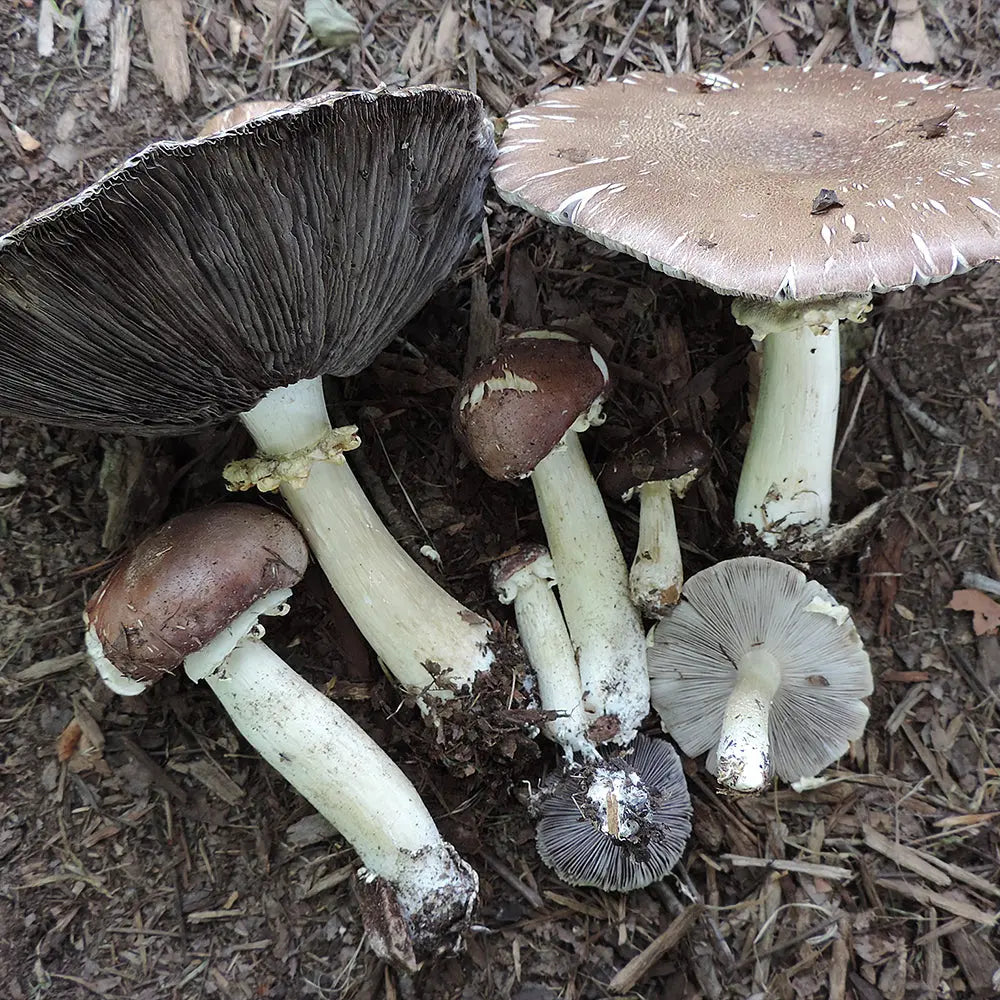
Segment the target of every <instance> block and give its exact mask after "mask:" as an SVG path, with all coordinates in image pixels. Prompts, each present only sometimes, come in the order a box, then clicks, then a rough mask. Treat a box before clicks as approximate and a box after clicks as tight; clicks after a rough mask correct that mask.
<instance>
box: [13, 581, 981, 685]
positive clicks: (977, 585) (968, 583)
mask: <svg viewBox="0 0 1000 1000" xmlns="http://www.w3.org/2000/svg"><path fill="white" fill-rule="evenodd" d="M962 586H963V587H971V588H972V589H973V590H981V591H982V592H983V593H984V594H992V595H993V596H994V597H1000V580H994V579H993V577H991V576H985V575H984V574H982V573H963V574H962ZM28 669H29V670H30V669H31V668H30V667H29V668H28ZM22 673H25V671H22ZM14 676H15V677H16V678H17V679H18V680H20V679H21V676H20V674H15V675H14Z"/></svg>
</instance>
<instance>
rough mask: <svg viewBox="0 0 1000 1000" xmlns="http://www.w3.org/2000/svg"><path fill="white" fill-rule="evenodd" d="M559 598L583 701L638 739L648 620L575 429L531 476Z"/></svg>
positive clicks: (645, 702) (621, 735)
mask: <svg viewBox="0 0 1000 1000" xmlns="http://www.w3.org/2000/svg"><path fill="white" fill-rule="evenodd" d="M531 481H532V483H533V484H534V487H535V494H536V496H537V497H538V509H539V512H540V513H541V516H542V524H543V525H544V527H545V535H546V538H547V539H548V545H549V551H550V552H551V553H552V561H553V563H554V564H555V568H556V579H557V580H558V581H559V584H558V586H559V600H560V602H561V604H562V608H563V615H564V617H565V619H566V625H567V626H568V627H569V634H570V637H571V638H572V640H573V645H574V646H575V647H576V651H577V662H578V664H579V668H580V680H581V681H582V683H583V690H584V705H585V707H586V708H587V710H588V711H589V712H592V713H594V714H595V715H597V716H603V715H611V716H615V717H617V719H618V723H619V732H618V734H617V736H615V737H614V739H615V742H618V743H621V744H623V745H624V744H627V743H629V742H631V740H632V738H633V737H634V736H635V734H636V731H637V730H638V728H639V723H641V722H642V720H643V719H644V718H645V717H646V714H647V713H648V712H649V676H648V674H647V672H646V637H645V635H644V634H643V630H642V620H641V619H640V617H639V612H638V611H637V610H636V608H635V605H633V604H632V599H631V596H630V594H629V586H628V569H627V567H626V565H625V558H624V556H623V555H622V551H621V548H620V547H619V545H618V539H617V538H616V537H615V533H614V529H613V528H612V527H611V522H610V521H609V520H608V513H607V510H606V508H605V506H604V500H603V499H602V497H601V494H600V491H599V490H598V488H597V484H596V483H595V482H594V477H593V475H592V474H591V471H590V467H589V466H588V465H587V459H586V457H585V456H584V454H583V449H582V448H581V447H580V441H579V436H578V435H577V433H576V432H575V431H568V432H567V433H566V435H565V437H564V438H563V439H562V441H561V442H560V444H559V445H558V446H557V447H556V448H555V449H554V450H553V451H552V452H551V453H550V454H549V455H547V456H546V457H545V458H544V459H542V461H541V462H539V463H538V465H537V466H536V467H535V471H534V472H533V473H532V475H531Z"/></svg>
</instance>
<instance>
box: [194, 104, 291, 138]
mask: <svg viewBox="0 0 1000 1000" xmlns="http://www.w3.org/2000/svg"><path fill="white" fill-rule="evenodd" d="M288 103H289V102H288V101H241V102H240V103H239V104H234V105H233V106H232V107H231V108H226V110H225V111H220V112H218V114H214V115H212V117H211V118H209V119H208V120H207V121H206V122H205V124H204V125H202V127H201V129H200V130H199V132H198V135H199V137H202V136H206V135H214V134H215V133H216V132H222V131H224V130H225V129H227V128H236V127H238V126H239V125H245V124H246V123H247V122H249V121H253V119H255V118H261V117H262V116H264V115H269V114H271V113H272V112H274V111H283V110H284V109H285V108H287V107H288Z"/></svg>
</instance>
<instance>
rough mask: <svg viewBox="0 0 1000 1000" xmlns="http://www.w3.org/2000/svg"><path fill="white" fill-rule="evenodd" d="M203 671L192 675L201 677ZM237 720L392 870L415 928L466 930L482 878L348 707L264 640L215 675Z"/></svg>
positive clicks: (370, 858) (375, 869)
mask: <svg viewBox="0 0 1000 1000" xmlns="http://www.w3.org/2000/svg"><path fill="white" fill-rule="evenodd" d="M197 674H198V671H195V676H193V677H192V679H194V680H197V679H198V676H197ZM204 679H205V681H206V682H207V683H208V685H209V687H211V689H212V690H213V691H214V692H215V694H216V696H217V697H218V699H219V701H221V702H222V705H223V707H224V708H225V709H226V711H227V712H228V713H229V717H230V718H231V719H232V720H233V723H234V724H235V725H236V728H237V729H239V731H240V732H241V733H242V734H243V736H244V737H245V738H246V739H247V741H248V742H249V743H250V744H251V745H252V746H253V747H254V749H255V750H257V752H258V753H259V754H260V755H261V756H262V757H263V758H264V760H266V761H267V762H268V763H269V764H270V765H271V766H272V767H273V768H274V769H275V770H276V771H278V772H279V773H280V774H281V775H282V777H283V778H285V779H286V780H287V781H288V782H289V783H290V784H291V785H292V786H293V787H294V788H295V789H297V791H298V792H299V793H300V794H301V795H302V796H303V797H304V798H306V799H308V800H309V802H311V803H312V805H313V806H314V807H315V808H316V809H317V810H318V811H319V812H320V813H321V814H322V815H323V816H325V817H326V819H328V820H329V821H330V822H331V823H332V824H333V825H334V826H335V827H336V828H337V830H338V831H339V832H340V833H341V835H342V836H343V837H344V838H345V839H346V840H348V841H349V842H350V843H351V845H352V846H353V847H354V849H355V850H356V851H357V852H358V855H359V856H360V858H361V860H362V861H363V862H364V865H365V867H366V869H367V871H368V872H370V873H371V874H373V875H376V876H380V877H382V878H384V879H385V880H386V881H387V882H388V883H390V884H391V886H392V888H393V889H394V890H395V894H396V898H397V900H398V902H399V904H400V906H401V908H402V910H403V913H404V914H405V916H406V918H407V920H408V921H409V923H410V924H411V926H412V928H413V929H414V930H416V931H417V932H418V935H419V934H426V933H427V932H428V931H429V930H431V929H433V933H434V935H435V936H438V937H440V936H443V935H448V934H449V933H451V932H453V931H456V932H460V925H461V923H462V921H464V920H467V919H468V915H469V913H470V911H471V908H472V905H473V903H474V901H475V898H476V893H477V878H476V875H475V873H474V872H473V871H472V869H471V868H469V866H468V865H467V864H466V863H465V862H464V861H462V860H461V859H460V858H459V857H458V855H457V854H456V852H455V850H454V848H453V847H451V845H450V844H448V843H447V842H446V841H444V840H443V839H442V837H441V834H440V833H439V832H438V829H437V827H436V826H435V824H434V820H433V819H432V817H431V815H430V813H429V812H428V811H427V808H426V806H425V805H424V804H423V802H422V801H421V800H420V796H419V795H418V794H417V791H416V789H415V788H414V787H413V785H412V784H411V783H410V781H409V779H408V778H407V777H406V775H404V774H403V772H402V771H401V770H400V769H399V768H398V767H397V766H396V765H395V764H394V763H393V761H392V760H390V759H389V758H388V757H387V756H386V754H385V753H384V752H383V751H382V749H381V748H380V747H379V746H378V745H377V744H376V743H375V742H374V740H372V739H371V737H369V736H368V735H367V733H365V731H364V730H363V729H361V727H360V726H358V725H357V723H355V722H354V720H353V719H351V717H350V716H349V715H347V713H346V712H344V711H343V710H342V709H341V708H339V707H338V706H337V705H336V704H335V703H334V702H332V701H330V700H329V699H328V698H326V697H325V696H324V695H323V694H321V693H320V692H319V691H317V690H316V689H315V688H314V687H313V686H312V685H311V684H309V683H308V682H307V681H305V680H304V679H303V678H302V677H300V676H299V675H298V674H297V673H296V672H295V671H294V670H292V668H291V667H290V666H288V664H287V663H285V661H284V660H283V659H282V658H281V657H280V656H278V654H277V653H275V652H273V651H272V650H271V649H269V648H268V647H267V646H266V645H265V644H264V643H262V642H260V641H258V640H257V639H256V638H253V637H252V634H251V637H248V638H245V639H243V640H241V641H240V642H239V643H238V644H237V645H236V648H235V649H234V650H233V651H232V652H231V653H230V654H229V656H228V657H227V658H226V659H225V660H223V661H222V663H221V664H219V665H218V666H217V667H216V668H215V669H214V670H212V671H211V672H210V673H208V674H207V676H205V678H204Z"/></svg>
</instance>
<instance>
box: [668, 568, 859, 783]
mask: <svg viewBox="0 0 1000 1000" xmlns="http://www.w3.org/2000/svg"><path fill="white" fill-rule="evenodd" d="M649 672H650V686H651V690H652V701H653V708H655V709H656V711H657V712H658V713H659V715H660V719H661V721H662V724H663V729H664V731H665V732H667V733H669V734H670V735H671V736H672V737H673V739H674V740H676V741H677V743H678V745H679V746H680V748H681V749H682V750H683V751H684V753H686V754H687V755H688V756H691V757H694V756H697V755H698V754H702V753H705V752H706V751H708V753H709V756H708V760H707V762H706V766H707V767H708V770H709V771H711V772H712V773H714V774H717V777H718V780H719V782H720V783H721V784H723V785H726V786H728V787H731V788H734V789H736V790H738V791H760V790H762V789H763V788H764V787H766V785H767V784H768V783H769V781H770V777H771V773H772V772H773V773H776V774H777V775H778V776H779V777H781V778H782V779H783V780H785V781H788V782H793V781H797V780H798V779H800V778H810V777H813V776H815V775H816V774H817V773H818V772H819V771H820V770H822V769H823V768H824V767H826V766H827V765H829V764H831V763H833V762H834V761H835V760H837V759H838V758H840V757H841V756H843V754H844V753H845V752H846V751H847V748H848V743H849V742H850V741H851V740H856V739H858V738H860V736H861V734H862V733H863V731H864V728H865V724H866V723H867V721H868V707H867V705H866V704H865V702H864V701H863V700H862V699H864V698H866V697H867V696H868V695H870V694H871V693H872V673H871V665H870V663H869V660H868V654H867V653H866V652H865V650H864V647H863V646H862V644H861V639H860V638H859V637H858V633H857V631H856V630H855V628H854V625H853V624H852V622H851V617H850V612H849V610H848V609H847V608H846V607H844V606H843V605H842V604H839V603H838V602H837V600H836V599H835V598H834V597H833V596H832V595H831V594H830V593H829V592H828V591H827V590H826V589H825V588H824V587H822V586H821V585H820V584H819V583H817V582H816V581H815V580H807V579H806V577H805V575H804V574H802V573H801V572H799V571H798V570H797V569H795V568H794V567H792V566H788V565H785V564H784V563H780V562H777V561H775V560H773V559H764V558H760V557H757V556H749V557H745V558H740V559H729V560H726V561H724V562H720V563H716V564H715V565H714V566H710V567H709V568H708V569H704V570H702V571H701V572H700V573H695V574H694V576H692V577H690V579H688V581H687V583H686V584H685V587H684V595H683V597H682V599H681V603H680V604H679V605H678V606H677V607H676V608H675V609H674V610H673V611H672V612H671V613H670V615H669V616H667V617H666V618H664V619H663V621H661V622H660V623H659V625H657V626H656V630H655V632H654V642H653V645H652V647H651V648H650V650H649Z"/></svg>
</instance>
